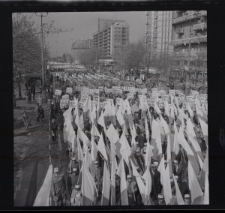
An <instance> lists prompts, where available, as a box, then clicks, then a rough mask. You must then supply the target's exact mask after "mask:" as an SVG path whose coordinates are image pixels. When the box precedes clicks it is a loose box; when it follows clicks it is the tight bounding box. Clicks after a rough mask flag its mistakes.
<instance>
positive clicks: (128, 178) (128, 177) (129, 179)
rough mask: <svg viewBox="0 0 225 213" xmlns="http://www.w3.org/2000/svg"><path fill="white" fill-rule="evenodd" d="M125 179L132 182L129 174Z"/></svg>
mask: <svg viewBox="0 0 225 213" xmlns="http://www.w3.org/2000/svg"><path fill="white" fill-rule="evenodd" d="M127 181H128V182H129V183H131V182H132V176H131V175H127Z"/></svg>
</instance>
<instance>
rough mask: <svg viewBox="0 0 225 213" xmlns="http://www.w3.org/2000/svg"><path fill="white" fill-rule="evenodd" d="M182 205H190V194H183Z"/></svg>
mask: <svg viewBox="0 0 225 213" xmlns="http://www.w3.org/2000/svg"><path fill="white" fill-rule="evenodd" d="M184 204H185V205H191V197H190V194H185V195H184Z"/></svg>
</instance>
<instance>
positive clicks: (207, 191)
mask: <svg viewBox="0 0 225 213" xmlns="http://www.w3.org/2000/svg"><path fill="white" fill-rule="evenodd" d="M204 204H205V205H209V176H208V174H207V173H206V175H205V190H204Z"/></svg>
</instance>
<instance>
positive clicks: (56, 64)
mask: <svg viewBox="0 0 225 213" xmlns="http://www.w3.org/2000/svg"><path fill="white" fill-rule="evenodd" d="M57 43H58V41H55V56H56V66H57V72H58V57H57Z"/></svg>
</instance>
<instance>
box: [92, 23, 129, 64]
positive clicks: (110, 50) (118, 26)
mask: <svg viewBox="0 0 225 213" xmlns="http://www.w3.org/2000/svg"><path fill="white" fill-rule="evenodd" d="M128 44H129V25H128V24H127V23H126V22H125V21H121V22H116V23H114V24H112V25H111V26H108V27H107V28H104V29H103V30H102V31H100V32H97V33H95V34H94V35H93V46H94V47H95V48H97V51H98V55H99V59H112V60H113V61H114V62H116V61H117V62H118V61H119V60H120V59H121V55H122V53H123V51H125V48H126V46H127V45H128Z"/></svg>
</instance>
